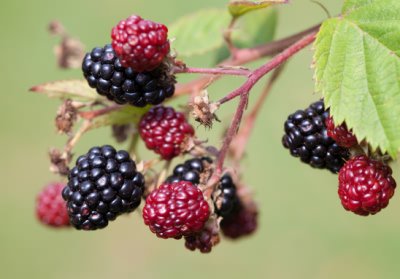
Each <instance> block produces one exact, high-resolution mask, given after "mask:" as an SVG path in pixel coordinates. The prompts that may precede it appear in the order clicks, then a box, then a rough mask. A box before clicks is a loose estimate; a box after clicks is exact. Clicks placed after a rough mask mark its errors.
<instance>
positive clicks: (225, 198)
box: [166, 157, 238, 217]
mask: <svg viewBox="0 0 400 279" xmlns="http://www.w3.org/2000/svg"><path fill="white" fill-rule="evenodd" d="M212 162H213V161H212V159H211V158H209V157H201V158H193V159H189V160H187V161H185V162H184V163H182V164H179V165H177V166H176V167H175V168H174V170H173V173H172V175H171V176H169V177H168V178H167V180H166V181H167V182H179V181H189V182H191V183H192V184H193V185H196V186H198V185H199V184H205V183H207V181H208V179H209V177H210V176H211V175H212V169H210V166H211V164H212ZM218 190H220V194H219V195H218V196H216V197H214V198H215V201H214V203H215V213H216V214H218V215H219V216H222V217H225V216H227V215H229V214H230V212H231V211H232V210H233V208H234V207H235V205H236V203H237V202H238V197H237V195H236V185H235V184H234V183H233V180H232V177H231V176H230V175H229V173H226V174H224V175H223V176H222V177H221V179H220V181H219V185H218Z"/></svg>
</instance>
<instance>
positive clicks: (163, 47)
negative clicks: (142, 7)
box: [111, 15, 169, 72]
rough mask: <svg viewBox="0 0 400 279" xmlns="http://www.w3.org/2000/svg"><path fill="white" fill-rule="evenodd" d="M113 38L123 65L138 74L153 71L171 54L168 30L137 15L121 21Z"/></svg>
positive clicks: (114, 31) (113, 30)
mask: <svg viewBox="0 0 400 279" xmlns="http://www.w3.org/2000/svg"><path fill="white" fill-rule="evenodd" d="M111 38H112V47H113V49H114V50H115V52H116V53H117V56H118V58H119V59H120V60H121V64H122V65H123V66H125V67H131V68H133V69H135V71H137V72H143V71H151V70H153V69H154V68H156V67H157V66H158V65H160V64H161V62H162V61H163V59H164V57H165V56H166V55H167V54H168V52H169V41H168V28H167V27H166V26H165V25H164V24H161V23H156V22H153V21H150V20H145V19H142V18H141V17H140V16H137V15H132V16H130V17H128V18H127V19H125V20H121V21H120V22H119V23H118V25H116V26H115V27H114V28H113V29H112V32H111Z"/></svg>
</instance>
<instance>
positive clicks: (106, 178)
mask: <svg viewBox="0 0 400 279" xmlns="http://www.w3.org/2000/svg"><path fill="white" fill-rule="evenodd" d="M143 190H144V178H143V175H142V174H141V173H140V172H137V170H136V165H135V162H134V161H132V160H131V159H130V157H129V154H128V153H127V152H126V151H123V150H121V151H118V152H117V151H116V150H115V149H114V148H113V147H112V146H109V145H105V146H102V147H93V148H91V149H90V150H89V152H88V153H87V154H85V155H82V156H80V157H79V158H78V159H77V160H76V166H75V167H74V168H73V169H72V170H71V172H70V174H69V176H68V184H67V186H65V188H64V189H63V191H62V196H63V198H64V200H65V201H66V202H67V209H68V215H69V218H70V221H71V224H72V225H73V226H74V227H75V228H77V229H82V230H95V229H101V228H104V227H106V226H107V225H108V222H109V221H112V220H115V219H116V217H117V216H118V215H121V214H123V213H127V212H131V211H133V210H135V209H136V208H137V207H138V206H139V204H140V200H141V197H142V193H143Z"/></svg>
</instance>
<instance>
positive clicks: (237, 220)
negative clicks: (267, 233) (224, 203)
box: [220, 204, 258, 239]
mask: <svg viewBox="0 0 400 279" xmlns="http://www.w3.org/2000/svg"><path fill="white" fill-rule="evenodd" d="M257 217H258V212H257V210H254V209H253V210H252V209H250V208H246V207H245V206H243V205H242V204H237V206H235V208H234V210H233V211H232V212H231V214H230V215H229V216H227V217H225V218H224V219H222V221H221V224H220V226H221V231H222V233H223V234H224V235H225V236H226V237H228V238H232V239H237V238H240V237H243V236H248V235H250V234H252V233H254V231H255V230H256V229H257V227H258V218H257Z"/></svg>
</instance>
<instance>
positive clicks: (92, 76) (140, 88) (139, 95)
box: [82, 45, 176, 107]
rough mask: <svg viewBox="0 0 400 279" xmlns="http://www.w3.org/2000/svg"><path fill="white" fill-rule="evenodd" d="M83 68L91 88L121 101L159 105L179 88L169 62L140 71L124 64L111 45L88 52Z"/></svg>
mask: <svg viewBox="0 0 400 279" xmlns="http://www.w3.org/2000/svg"><path fill="white" fill-rule="evenodd" d="M82 71H83V75H84V77H85V79H86V80H87V82H88V84H89V86H90V87H92V88H96V91H97V93H99V94H100V95H103V96H106V97H107V98H108V99H109V100H111V101H114V102H116V103H117V104H130V105H133V106H136V107H144V106H145V105H147V104H151V105H158V104H160V103H162V102H163V101H164V100H165V99H166V98H169V97H171V96H172V95H173V94H174V91H175V82H176V81H175V77H174V76H173V75H171V74H170V71H169V69H168V67H167V66H166V65H164V64H161V65H160V66H159V67H157V68H156V69H154V70H152V71H150V72H142V73H138V72H137V71H135V70H133V69H132V68H127V67H123V66H122V65H121V63H120V61H119V59H118V58H117V56H116V54H115V52H114V50H113V49H112V47H111V45H105V46H104V48H99V47H96V48H94V49H93V50H92V51H91V52H89V53H87V54H86V56H85V58H84V59H83V62H82Z"/></svg>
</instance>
